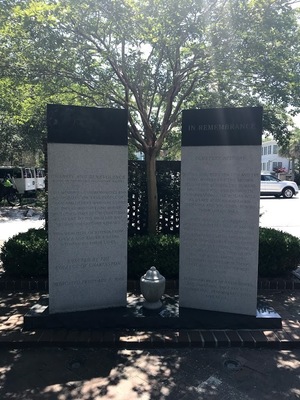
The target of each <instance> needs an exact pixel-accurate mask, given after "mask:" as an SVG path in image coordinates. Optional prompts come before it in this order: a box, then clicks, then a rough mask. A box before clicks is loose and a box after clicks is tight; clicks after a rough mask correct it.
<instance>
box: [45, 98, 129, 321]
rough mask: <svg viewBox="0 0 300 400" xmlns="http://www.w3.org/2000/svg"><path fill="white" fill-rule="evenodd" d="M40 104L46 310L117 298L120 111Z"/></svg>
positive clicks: (121, 225)
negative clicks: (44, 134)
mask: <svg viewBox="0 0 300 400" xmlns="http://www.w3.org/2000/svg"><path fill="white" fill-rule="evenodd" d="M47 111H48V233H49V313H50V314H55V313H62V312H71V311H83V310H95V309H102V308H109V307H119V306H125V305H126V293H127V201H128V199H127V181H128V172H127V171H128V167H127V166H128V149H127V111H126V110H117V109H101V108H91V107H76V106H62V105H48V110H47Z"/></svg>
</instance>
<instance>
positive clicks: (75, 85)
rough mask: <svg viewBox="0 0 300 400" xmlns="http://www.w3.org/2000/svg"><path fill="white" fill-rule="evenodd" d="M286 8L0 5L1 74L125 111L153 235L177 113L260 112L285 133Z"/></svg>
mask: <svg viewBox="0 0 300 400" xmlns="http://www.w3.org/2000/svg"><path fill="white" fill-rule="evenodd" d="M291 3H293V1H288V0H177V1H174V0H145V1H142V2H140V1H137V0H110V1H108V0H61V1H58V0H15V1H13V0H6V1H5V0H4V1H2V3H1V6H2V7H4V8H5V10H3V12H4V14H5V17H4V18H3V20H2V28H1V31H0V34H1V36H2V39H3V40H2V42H1V43H2V44H1V45H0V46H1V52H2V54H3V55H4V56H3V58H2V61H0V67H2V69H1V68H0V69H1V70H2V75H4V76H5V75H7V76H9V77H10V78H12V77H20V76H23V77H24V78H26V80H27V81H28V82H30V83H31V84H40V83H45V84H47V87H48V89H49V87H50V88H52V91H54V90H56V88H58V89H59V91H62V92H64V93H65V94H69V95H70V96H74V98H76V101H77V104H87V105H95V106H111V107H121V108H126V109H128V111H129V139H130V140H131V141H132V143H134V145H135V146H136V148H137V149H139V150H140V151H142V152H143V153H144V154H145V160H146V166H147V188H148V228H149V232H151V233H154V232H155V230H156V223H157V218H158V211H157V187H156V169H155V161H156V158H157V157H158V155H159V153H160V151H161V149H162V146H163V144H164V143H166V140H168V138H169V137H170V135H171V134H172V131H174V129H175V128H176V127H178V124H179V122H180V114H181V111H182V109H183V108H184V107H185V108H187V107H210V106H212V107H215V106H244V105H264V106H265V109H266V110H267V113H266V114H265V128H266V129H267V130H269V131H271V132H272V133H273V134H275V136H276V134H278V132H279V129H278V127H279V125H281V127H280V134H281V136H284V135H282V132H285V133H286V134H288V131H287V130H284V129H286V125H287V124H285V123H283V122H282V119H281V118H280V115H285V110H286V109H287V107H291V106H292V107H294V109H295V110H297V108H299V98H300V97H299V54H300V52H299V42H300V41H299V27H298V22H297V12H296V11H295V10H294V9H293V8H292V7H291ZM62 89H63V90H62ZM277 122H280V123H277ZM278 137H280V135H278Z"/></svg>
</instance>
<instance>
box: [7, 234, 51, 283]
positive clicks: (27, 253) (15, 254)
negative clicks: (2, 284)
mask: <svg viewBox="0 0 300 400" xmlns="http://www.w3.org/2000/svg"><path fill="white" fill-rule="evenodd" d="M0 259H1V261H2V263H3V268H4V271H5V272H6V273H7V274H8V275H13V276H18V277H22V278H23V277H32V276H33V277H38V276H43V275H47V274H48V239H47V232H46V231H45V229H29V230H28V231H27V232H24V233H19V234H17V235H15V236H13V237H12V238H11V239H9V240H7V241H6V242H5V243H4V245H3V247H2V249H1V254H0Z"/></svg>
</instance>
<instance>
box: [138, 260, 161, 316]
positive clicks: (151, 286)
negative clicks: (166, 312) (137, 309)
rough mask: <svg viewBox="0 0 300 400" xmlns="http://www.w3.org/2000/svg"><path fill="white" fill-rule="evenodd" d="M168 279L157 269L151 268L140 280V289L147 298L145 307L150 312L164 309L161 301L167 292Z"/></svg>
mask: <svg viewBox="0 0 300 400" xmlns="http://www.w3.org/2000/svg"><path fill="white" fill-rule="evenodd" d="M165 286H166V279H165V277H163V276H162V275H161V274H160V273H159V272H158V270H157V269H156V268H155V267H151V268H150V269H149V270H148V271H147V272H146V273H145V275H143V276H142V277H141V279H140V288H141V292H142V295H143V296H144V298H145V300H146V301H145V302H144V304H143V306H144V307H145V308H147V309H149V310H157V309H159V308H161V307H162V302H161V301H160V299H161V297H162V295H163V294H164V292H165Z"/></svg>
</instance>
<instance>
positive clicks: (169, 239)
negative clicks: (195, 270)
mask: <svg viewBox="0 0 300 400" xmlns="http://www.w3.org/2000/svg"><path fill="white" fill-rule="evenodd" d="M152 265H154V266H155V267H156V268H157V269H158V270H159V272H160V273H161V274H162V275H164V276H165V277H166V278H169V279H172V278H175V279H176V278H178V268H179V238H178V236H173V235H154V236H148V235H147V236H133V237H131V238H129V240H128V278H129V279H140V278H141V276H142V275H143V274H144V273H145V272H146V271H147V270H148V269H149V268H150V267H151V266H152Z"/></svg>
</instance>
